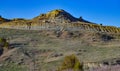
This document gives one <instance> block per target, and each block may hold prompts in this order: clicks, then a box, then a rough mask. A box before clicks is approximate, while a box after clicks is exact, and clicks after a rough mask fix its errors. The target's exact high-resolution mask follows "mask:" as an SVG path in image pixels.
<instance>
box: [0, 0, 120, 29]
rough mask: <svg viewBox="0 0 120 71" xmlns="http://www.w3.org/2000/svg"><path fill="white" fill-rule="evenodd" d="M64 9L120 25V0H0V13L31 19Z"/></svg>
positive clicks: (78, 15) (106, 23)
mask: <svg viewBox="0 0 120 71" xmlns="http://www.w3.org/2000/svg"><path fill="white" fill-rule="evenodd" d="M54 9H64V10H65V11H67V12H69V13H70V14H72V15H73V16H74V17H78V18H79V17H80V16H82V17H83V18H84V19H86V20H88V21H91V22H95V23H98V24H99V23H102V24H103V25H110V26H111V25H113V26H118V27H120V0H0V15H1V16H3V17H5V18H8V19H12V18H27V19H32V18H33V17H35V16H38V15H40V14H41V13H46V12H48V11H51V10H54Z"/></svg>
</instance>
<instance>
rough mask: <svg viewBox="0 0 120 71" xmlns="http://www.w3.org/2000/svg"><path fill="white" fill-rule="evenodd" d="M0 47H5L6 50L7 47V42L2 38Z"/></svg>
mask: <svg viewBox="0 0 120 71" xmlns="http://www.w3.org/2000/svg"><path fill="white" fill-rule="evenodd" d="M0 47H2V48H3V47H6V48H8V47H9V43H8V42H7V40H6V39H4V38H0Z"/></svg>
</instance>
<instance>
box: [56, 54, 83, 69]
mask: <svg viewBox="0 0 120 71" xmlns="http://www.w3.org/2000/svg"><path fill="white" fill-rule="evenodd" d="M63 70H73V71H83V64H81V63H80V62H79V60H78V58H77V57H76V56H75V55H74V54H72V55H69V56H66V57H65V58H64V61H63V63H62V65H61V67H60V68H59V70H58V71H63Z"/></svg>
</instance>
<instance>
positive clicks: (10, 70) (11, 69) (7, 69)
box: [0, 63, 27, 71]
mask: <svg viewBox="0 0 120 71" xmlns="http://www.w3.org/2000/svg"><path fill="white" fill-rule="evenodd" d="M0 71H27V70H26V68H25V66H21V65H17V64H14V63H9V65H6V66H4V65H3V66H0Z"/></svg>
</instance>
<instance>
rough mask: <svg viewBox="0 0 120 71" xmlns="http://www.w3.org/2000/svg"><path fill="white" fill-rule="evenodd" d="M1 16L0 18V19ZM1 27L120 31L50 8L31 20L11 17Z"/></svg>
mask: <svg viewBox="0 0 120 71" xmlns="http://www.w3.org/2000/svg"><path fill="white" fill-rule="evenodd" d="M2 20H3V18H0V21H2ZM0 27H1V28H13V29H25V30H68V31H79V30H86V31H97V32H109V33H120V28H117V27H113V26H102V25H99V24H94V23H92V22H89V21H87V20H84V19H83V18H82V17H80V18H75V17H73V16H72V15H71V14H69V13H68V12H66V11H64V10H61V9H57V10H52V11H50V12H48V13H46V14H41V15H40V16H37V17H35V18H33V19H31V20H26V19H13V20H11V21H4V22H2V24H0Z"/></svg>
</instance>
